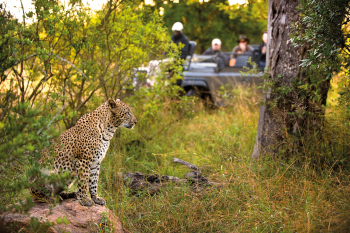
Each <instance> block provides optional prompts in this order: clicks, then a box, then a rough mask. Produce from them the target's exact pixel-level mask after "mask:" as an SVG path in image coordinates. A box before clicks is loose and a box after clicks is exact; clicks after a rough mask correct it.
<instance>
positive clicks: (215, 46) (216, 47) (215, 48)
mask: <svg viewBox="0 0 350 233" xmlns="http://www.w3.org/2000/svg"><path fill="white" fill-rule="evenodd" d="M220 49H221V40H220V39H217V38H215V39H214V40H213V41H212V42H211V47H210V48H208V49H207V50H205V52H204V53H203V55H216V59H217V62H218V64H219V67H220V68H221V67H225V60H226V59H225V58H226V56H225V54H223V53H222V52H221V51H220Z"/></svg>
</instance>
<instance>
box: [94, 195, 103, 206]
mask: <svg viewBox="0 0 350 233" xmlns="http://www.w3.org/2000/svg"><path fill="white" fill-rule="evenodd" d="M92 200H93V201H94V202H95V203H96V204H99V205H105V204H106V201H105V200H103V198H101V197H98V196H95V197H92Z"/></svg>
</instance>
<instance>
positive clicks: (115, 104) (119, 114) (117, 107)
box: [108, 99, 137, 129]
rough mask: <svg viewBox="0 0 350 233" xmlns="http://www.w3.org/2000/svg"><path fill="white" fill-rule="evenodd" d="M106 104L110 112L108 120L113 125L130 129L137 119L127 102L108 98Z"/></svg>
mask: <svg viewBox="0 0 350 233" xmlns="http://www.w3.org/2000/svg"><path fill="white" fill-rule="evenodd" d="M108 104H109V106H110V108H111V112H112V118H111V119H110V121H111V123H112V124H113V125H114V126H115V127H125V128H128V129H132V128H133V127H134V126H135V124H136V123H137V119H136V118H135V116H134V114H133V113H132V110H131V108H130V107H129V106H128V105H127V104H125V103H124V102H122V101H121V100H120V99H117V100H113V99H109V100H108Z"/></svg>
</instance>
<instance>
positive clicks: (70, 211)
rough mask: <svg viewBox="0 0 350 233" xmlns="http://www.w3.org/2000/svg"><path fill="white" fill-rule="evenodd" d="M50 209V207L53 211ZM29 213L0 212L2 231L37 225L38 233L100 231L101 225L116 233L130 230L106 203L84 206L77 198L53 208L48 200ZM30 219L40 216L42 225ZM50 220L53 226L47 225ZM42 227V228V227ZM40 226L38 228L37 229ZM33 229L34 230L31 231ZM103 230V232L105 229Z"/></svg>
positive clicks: (124, 232)
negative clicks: (123, 225)
mask: <svg viewBox="0 0 350 233" xmlns="http://www.w3.org/2000/svg"><path fill="white" fill-rule="evenodd" d="M50 209H51V210H50ZM28 214H29V215H26V214H19V213H14V212H6V213H3V214H1V215H0V232H1V233H7V232H18V231H20V230H21V229H22V230H23V229H26V230H27V231H25V232H28V229H29V228H30V227H31V228H33V226H34V227H37V229H35V232H50V233H59V232H74V233H85V232H101V231H100V230H99V228H100V229H101V228H104V227H108V228H109V229H112V227H113V231H110V232H115V233H127V232H128V231H127V230H125V229H123V227H122V224H121V222H120V221H119V218H118V217H117V216H116V215H115V214H114V213H113V212H112V211H110V210H109V209H108V208H107V207H105V206H100V205H96V204H95V205H93V206H92V207H85V206H81V205H80V204H79V203H78V201H77V200H76V199H67V200H64V201H62V202H60V203H58V204H57V205H56V206H55V207H52V206H51V205H50V204H47V203H36V205H35V206H34V207H33V208H31V209H30V211H29V212H28ZM31 218H37V219H38V221H37V222H39V224H35V221H33V219H31ZM45 222H50V223H52V224H53V225H51V226H48V225H45ZM39 227H40V229H39ZM38 229H39V230H38ZM29 232H31V231H29ZM103 232H104V231H103Z"/></svg>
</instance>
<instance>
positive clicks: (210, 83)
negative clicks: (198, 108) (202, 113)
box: [181, 41, 262, 106]
mask: <svg viewBox="0 0 350 233" xmlns="http://www.w3.org/2000/svg"><path fill="white" fill-rule="evenodd" d="M195 45H196V44H195V42H194V41H190V57H189V59H188V62H187V66H185V69H184V72H183V81H182V85H181V86H182V87H183V88H184V90H185V92H186V95H187V96H192V95H194V96H197V97H200V98H202V99H204V100H206V101H210V102H212V103H213V104H214V105H216V106H221V105H223V103H224V102H223V100H222V98H221V97H220V93H219V89H220V87H222V86H224V87H226V88H230V87H231V88H232V87H234V86H236V85H239V84H243V85H252V84H258V83H261V82H262V79H261V78H260V76H261V74H260V75H251V74H242V73H241V72H247V70H246V69H244V68H243V67H250V68H251V67H252V66H251V65H250V64H249V63H248V59H249V58H251V61H254V62H255V63H256V64H259V62H260V61H259V57H260V56H259V55H260V54H259V51H258V49H257V48H255V50H254V52H248V53H240V54H237V58H236V63H235V65H234V66H233V67H230V66H229V65H228V64H229V58H230V55H231V54H233V53H224V54H225V55H226V57H227V60H225V61H224V63H225V67H222V68H219V66H218V63H217V62H216V61H217V60H216V57H215V56H211V55H209V56H208V55H196V54H193V52H194V48H195Z"/></svg>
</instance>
